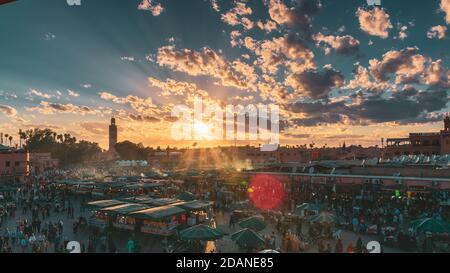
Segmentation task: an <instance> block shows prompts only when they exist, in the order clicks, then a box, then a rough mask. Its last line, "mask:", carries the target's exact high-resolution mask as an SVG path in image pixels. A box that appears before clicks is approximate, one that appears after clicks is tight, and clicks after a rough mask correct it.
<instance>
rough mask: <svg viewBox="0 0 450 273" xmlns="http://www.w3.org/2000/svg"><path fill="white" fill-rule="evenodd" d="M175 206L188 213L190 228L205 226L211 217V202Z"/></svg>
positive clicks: (194, 202) (191, 202)
mask: <svg viewBox="0 0 450 273" xmlns="http://www.w3.org/2000/svg"><path fill="white" fill-rule="evenodd" d="M174 206H177V207H180V208H182V209H184V210H185V211H186V214H187V225H188V226H195V225H198V224H203V223H205V222H206V221H207V220H209V219H210V217H211V215H210V214H209V211H210V208H211V202H204V201H198V200H194V201H189V202H181V203H178V204H174Z"/></svg>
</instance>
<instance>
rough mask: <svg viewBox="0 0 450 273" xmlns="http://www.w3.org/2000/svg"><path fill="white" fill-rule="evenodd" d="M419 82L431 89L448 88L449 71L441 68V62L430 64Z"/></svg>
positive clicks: (449, 82) (449, 85)
mask: <svg viewBox="0 0 450 273" xmlns="http://www.w3.org/2000/svg"><path fill="white" fill-rule="evenodd" d="M421 80H422V82H423V83H425V84H428V85H431V86H433V87H438V88H450V69H448V68H445V67H443V65H442V60H437V61H435V62H431V64H430V65H429V67H428V68H427V69H426V70H425V72H424V75H423V76H422V78H421Z"/></svg>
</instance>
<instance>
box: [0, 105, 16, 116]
mask: <svg viewBox="0 0 450 273" xmlns="http://www.w3.org/2000/svg"><path fill="white" fill-rule="evenodd" d="M0 113H3V115H5V116H8V117H15V116H17V110H16V109H15V108H13V107H11V106H9V105H4V104H0Z"/></svg>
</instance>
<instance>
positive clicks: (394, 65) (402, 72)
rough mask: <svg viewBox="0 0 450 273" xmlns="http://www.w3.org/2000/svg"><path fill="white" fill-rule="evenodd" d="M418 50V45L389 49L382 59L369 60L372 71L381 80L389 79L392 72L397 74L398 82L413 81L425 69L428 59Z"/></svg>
mask: <svg viewBox="0 0 450 273" xmlns="http://www.w3.org/2000/svg"><path fill="white" fill-rule="evenodd" d="M418 51H419V49H418V48H416V47H408V48H406V49H403V50H400V51H397V50H391V51H388V52H387V53H385V54H384V55H383V58H382V60H381V61H379V60H376V59H372V60H370V61H369V64H370V72H371V73H372V75H373V76H374V77H375V78H376V79H377V80H379V81H387V80H388V79H389V75H390V74H395V75H396V83H408V82H413V81H415V80H416V78H417V77H418V76H419V75H421V74H422V73H423V72H424V71H425V66H426V62H427V61H428V58H427V57H425V56H422V55H420V54H418Z"/></svg>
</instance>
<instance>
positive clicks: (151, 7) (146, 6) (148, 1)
mask: <svg viewBox="0 0 450 273" xmlns="http://www.w3.org/2000/svg"><path fill="white" fill-rule="evenodd" d="M138 9H139V10H148V11H150V12H151V13H152V15H153V16H159V15H161V13H162V12H163V11H164V8H163V6H162V5H161V4H160V3H156V2H155V1H154V0H142V2H141V3H140V4H139V6H138Z"/></svg>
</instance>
